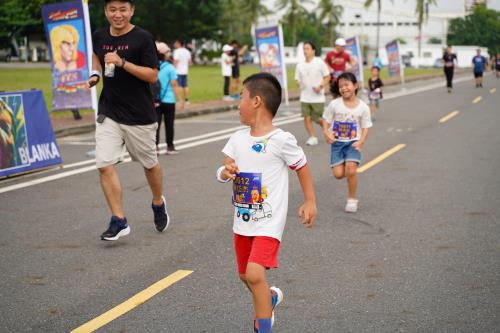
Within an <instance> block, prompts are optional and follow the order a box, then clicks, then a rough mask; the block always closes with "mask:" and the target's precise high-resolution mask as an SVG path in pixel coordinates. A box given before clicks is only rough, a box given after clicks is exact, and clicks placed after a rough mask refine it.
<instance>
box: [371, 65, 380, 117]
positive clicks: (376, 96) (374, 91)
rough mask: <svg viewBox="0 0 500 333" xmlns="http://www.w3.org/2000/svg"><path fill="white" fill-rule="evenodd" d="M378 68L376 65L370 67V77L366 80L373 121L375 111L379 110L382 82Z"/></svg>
mask: <svg viewBox="0 0 500 333" xmlns="http://www.w3.org/2000/svg"><path fill="white" fill-rule="evenodd" d="M379 71H380V69H379V68H378V67H377V66H373V67H372V77H371V78H370V79H369V80H368V99H369V100H370V113H371V117H372V120H373V121H374V120H375V118H374V115H375V111H380V100H381V99H382V91H383V89H384V83H383V82H382V80H381V79H380V77H379Z"/></svg>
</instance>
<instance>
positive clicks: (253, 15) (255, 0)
mask: <svg viewBox="0 0 500 333" xmlns="http://www.w3.org/2000/svg"><path fill="white" fill-rule="evenodd" d="M242 9H243V13H242V14H245V15H246V16H247V17H248V19H249V21H250V22H251V23H253V24H257V20H258V19H259V16H267V15H269V14H271V11H270V10H269V8H267V7H266V6H264V5H263V4H262V1H261V0H247V1H245V3H244V5H243V8H242Z"/></svg>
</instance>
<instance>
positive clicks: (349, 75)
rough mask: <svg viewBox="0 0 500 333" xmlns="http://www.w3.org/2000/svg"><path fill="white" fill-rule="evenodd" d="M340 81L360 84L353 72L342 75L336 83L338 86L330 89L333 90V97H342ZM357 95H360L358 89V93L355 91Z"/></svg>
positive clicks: (335, 85)
mask: <svg viewBox="0 0 500 333" xmlns="http://www.w3.org/2000/svg"><path fill="white" fill-rule="evenodd" d="M340 80H347V81H351V82H352V84H356V83H358V80H357V79H356V75H354V74H353V73H351V72H344V73H342V74H340V75H339V77H338V78H337V80H336V81H335V83H336V84H334V85H331V86H330V88H331V90H330V91H331V93H332V94H333V95H336V96H341V94H340V87H339V82H340ZM357 93H358V89H356V91H355V94H357Z"/></svg>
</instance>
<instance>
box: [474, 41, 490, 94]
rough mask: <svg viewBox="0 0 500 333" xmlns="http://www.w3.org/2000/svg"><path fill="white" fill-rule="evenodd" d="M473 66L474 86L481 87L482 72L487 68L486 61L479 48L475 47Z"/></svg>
mask: <svg viewBox="0 0 500 333" xmlns="http://www.w3.org/2000/svg"><path fill="white" fill-rule="evenodd" d="M472 64H473V66H474V78H475V79H476V88H478V87H480V88H482V87H483V73H484V70H485V69H486V68H488V61H487V60H486V58H485V57H484V56H482V55H481V49H477V54H476V55H475V56H474V57H473V58H472Z"/></svg>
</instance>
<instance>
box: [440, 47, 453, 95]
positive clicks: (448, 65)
mask: <svg viewBox="0 0 500 333" xmlns="http://www.w3.org/2000/svg"><path fill="white" fill-rule="evenodd" d="M441 63H442V64H443V66H444V75H445V76H446V87H447V88H448V92H449V93H450V92H451V89H452V88H453V72H454V71H455V64H457V55H456V54H455V53H451V46H448V47H447V48H446V51H445V53H444V54H443V58H442V59H441Z"/></svg>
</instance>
